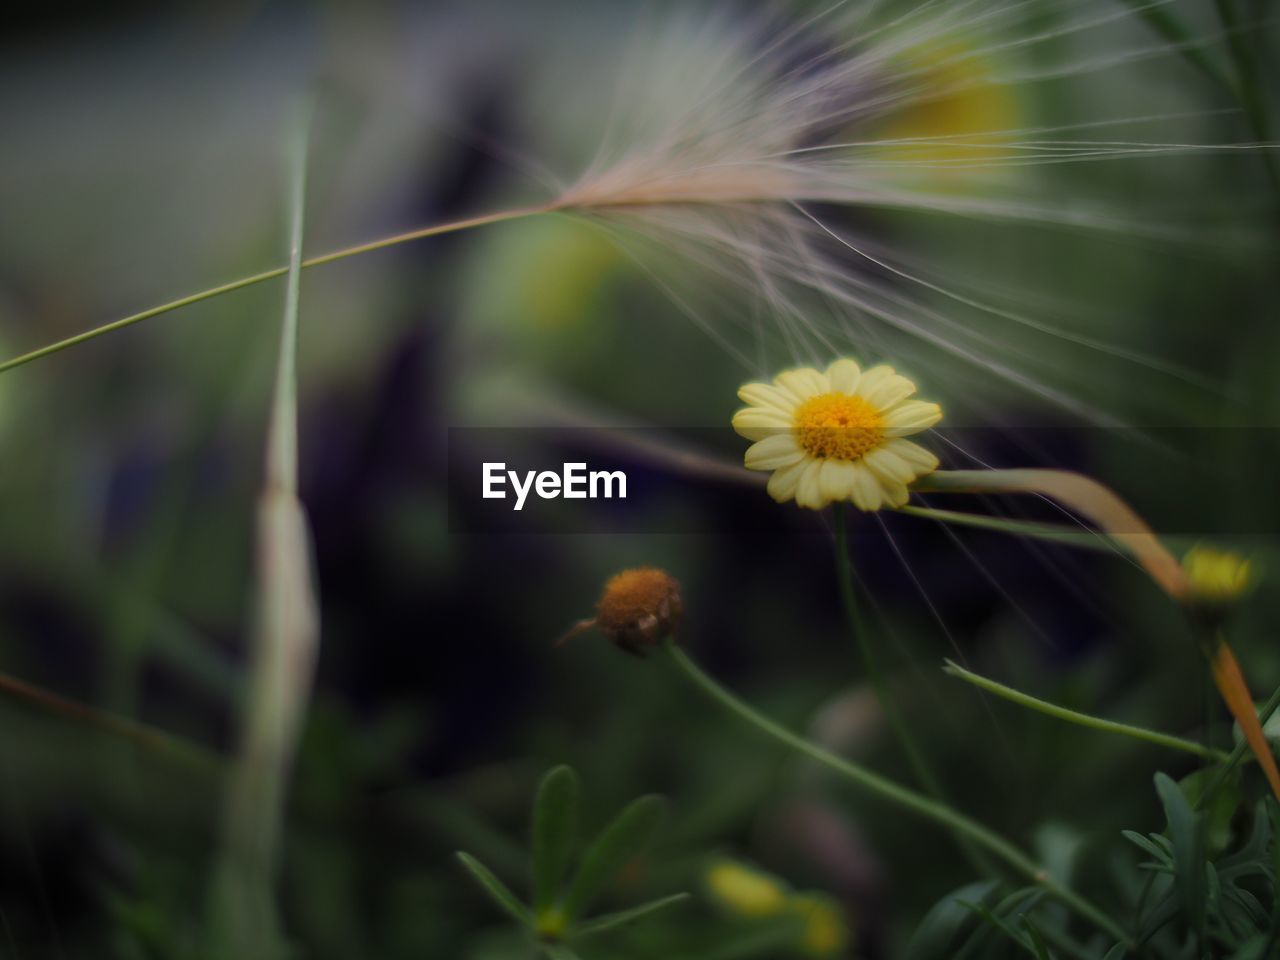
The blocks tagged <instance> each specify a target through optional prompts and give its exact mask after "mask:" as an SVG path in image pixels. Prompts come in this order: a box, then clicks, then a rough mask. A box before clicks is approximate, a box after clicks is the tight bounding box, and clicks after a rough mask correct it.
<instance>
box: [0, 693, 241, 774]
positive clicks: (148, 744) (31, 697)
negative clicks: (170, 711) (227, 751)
mask: <svg viewBox="0 0 1280 960" xmlns="http://www.w3.org/2000/svg"><path fill="white" fill-rule="evenodd" d="M0 694H3V695H4V696H9V697H13V698H14V699H15V700H20V701H22V702H23V703H26V704H29V705H31V706H33V707H35V708H37V709H39V710H43V711H45V712H47V713H52V714H55V715H57V716H61V717H64V718H66V719H68V720H71V721H73V722H75V723H81V724H85V725H86V726H88V727H91V728H93V729H95V730H100V731H102V732H103V733H106V734H109V735H110V736H113V737H119V738H120V739H123V740H128V741H129V742H131V743H134V744H136V745H138V746H140V747H142V748H144V749H146V750H149V751H151V752H153V753H155V754H157V755H162V756H166V757H171V758H173V759H175V760H178V761H181V762H182V763H184V764H186V765H188V766H190V767H191V768H192V769H194V770H199V771H200V772H202V773H210V774H218V773H221V768H222V763H223V761H222V759H221V758H220V757H218V756H217V755H216V754H214V753H212V752H210V751H207V750H205V749H204V748H203V747H199V746H197V745H195V744H193V743H189V742H187V741H185V740H182V739H179V738H178V737H175V736H173V735H172V734H169V733H166V732H164V731H163V730H157V729H156V728H154V727H150V726H147V725H146V724H144V723H139V722H137V721H136V720H130V719H128V718H126V717H121V716H117V715H116V714H114V713H107V712H106V711H103V710H98V709H96V708H94V707H90V706H87V705H86V704H83V703H79V702H78V701H75V700H69V699H67V698H66V697H63V696H60V695H59V694H56V693H53V692H51V691H49V690H45V689H44V688H43V687H37V686H35V685H34V684H30V683H27V682H26V681H25V680H19V679H18V678H17V677H13V676H10V675H9V674H6V673H0Z"/></svg>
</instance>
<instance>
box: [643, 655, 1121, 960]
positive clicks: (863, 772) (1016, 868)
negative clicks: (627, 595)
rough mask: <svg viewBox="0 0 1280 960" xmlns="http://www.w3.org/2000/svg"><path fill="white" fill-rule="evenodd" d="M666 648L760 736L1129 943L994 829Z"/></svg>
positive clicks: (1090, 906)
mask: <svg viewBox="0 0 1280 960" xmlns="http://www.w3.org/2000/svg"><path fill="white" fill-rule="evenodd" d="M665 649H666V651H667V654H668V655H669V656H670V658H671V661H672V662H673V663H674V664H675V666H676V669H677V670H678V671H679V673H680V674H681V675H682V676H683V677H684V678H685V679H686V680H688V681H689V682H690V683H692V684H693V685H694V686H695V687H696V688H697V689H698V690H700V691H701V692H702V693H703V694H704V695H706V696H707V697H708V698H710V699H711V700H712V701H714V702H715V703H717V704H719V705H720V706H721V707H724V708H725V709H726V710H728V711H729V712H730V713H731V714H733V715H734V716H736V717H737V718H738V719H740V720H742V721H744V722H745V723H746V724H747V725H748V726H750V727H752V728H754V729H755V730H756V731H757V732H759V733H763V734H764V735H765V736H767V737H770V738H771V739H773V740H777V741H778V742H780V743H782V744H785V745H786V746H788V747H790V748H791V749H792V750H795V751H796V752H797V753H800V754H803V755H804V756H806V757H809V758H810V759H812V760H815V761H817V762H818V763H820V764H822V765H823V766H825V767H827V768H828V769H830V770H832V771H834V772H835V773H837V774H839V775H840V776H842V777H843V778H844V779H846V780H848V781H849V782H850V783H853V784H854V785H856V786H858V787H860V788H862V789H863V790H866V791H867V792H869V793H872V794H875V795H876V796H878V797H880V798H881V799H882V800H885V801H887V802H889V803H891V804H893V805H894V806H896V807H898V808H899V809H902V810H906V811H909V812H911V813H914V814H916V815H917V816H919V817H922V818H923V819H925V820H929V821H931V822H932V823H936V824H938V825H939V826H942V827H944V828H945V829H947V830H948V831H951V832H952V833H955V834H958V835H960V836H963V837H965V838H967V839H968V840H970V841H972V842H973V843H975V844H977V845H978V846H980V847H982V848H983V849H984V850H986V851H988V852H989V853H991V854H992V855H993V856H994V857H996V859H998V860H1000V861H1001V862H1003V863H1004V864H1006V865H1007V866H1008V867H1009V868H1011V869H1012V870H1013V872H1014V873H1016V874H1018V875H1020V876H1022V877H1023V878H1025V879H1026V880H1028V881H1030V882H1031V883H1033V884H1035V885H1036V886H1038V887H1040V888H1041V889H1043V890H1044V891H1045V892H1046V893H1047V894H1049V895H1050V896H1051V897H1053V898H1055V899H1056V900H1058V901H1059V902H1061V903H1062V904H1064V905H1065V906H1067V907H1069V908H1070V909H1071V910H1073V911H1075V913H1076V914H1078V915H1079V916H1080V917H1081V918H1083V919H1085V920H1087V921H1088V922H1090V923H1092V924H1093V925H1094V926H1096V927H1097V928H1098V929H1099V930H1102V931H1105V932H1106V933H1107V934H1108V935H1109V936H1111V937H1114V938H1115V939H1116V940H1118V941H1120V942H1121V943H1123V944H1125V945H1126V946H1127V947H1129V948H1132V947H1133V946H1134V944H1133V940H1132V938H1131V937H1130V936H1129V935H1128V934H1127V933H1126V932H1125V931H1124V929H1123V928H1122V927H1121V926H1120V925H1119V924H1118V923H1117V922H1116V921H1115V920H1113V919H1112V918H1111V917H1109V916H1108V915H1107V914H1106V913H1104V912H1103V911H1102V910H1101V909H1100V908H1099V907H1097V906H1095V905H1094V904H1093V903H1091V902H1090V901H1089V900H1087V899H1085V898H1084V897H1082V896H1080V895H1079V894H1077V893H1076V892H1074V891H1073V890H1071V889H1070V888H1069V887H1067V886H1065V885H1063V884H1061V883H1059V882H1058V881H1056V880H1054V879H1053V878H1052V877H1051V876H1049V874H1048V873H1047V872H1046V871H1045V870H1044V869H1043V868H1042V867H1041V866H1039V865H1038V864H1037V863H1036V862H1035V861H1034V860H1032V859H1031V858H1030V857H1028V856H1027V855H1026V854H1025V853H1023V852H1022V851H1021V850H1019V849H1018V848H1017V847H1016V846H1015V845H1014V844H1012V843H1011V842H1009V841H1008V840H1006V839H1005V838H1004V837H1002V836H1000V835H999V834H998V833H996V832H995V831H993V830H991V829H990V828H988V827H985V826H983V825H982V824H980V823H978V822H977V821H976V820H974V819H972V818H970V817H968V816H966V815H965V814H963V813H960V812H959V811H958V810H956V809H954V808H953V807H950V806H948V805H947V804H945V803H941V802H939V801H937V800H933V799H931V798H929V797H926V796H924V795H923V794H920V793H917V792H915V791H914V790H911V789H909V788H907V787H904V786H902V785H901V784H898V783H895V782H894V781H892V780H890V779H888V778H887V777H884V776H881V775H880V774H878V773H875V772H874V771H872V770H868V769H867V768H865V767H863V766H860V765H859V764H856V763H854V762H853V761H851V760H846V759H844V758H843V757H839V756H836V755H835V754H834V753H831V752H829V751H827V750H824V749H823V748H822V747H820V746H818V745H817V744H815V743H812V742H810V741H809V740H806V739H805V738H804V737H802V736H800V735H799V734H796V733H793V732H792V731H790V730H788V729H787V728H786V727H784V726H782V725H781V724H779V723H777V722H775V721H773V720H771V719H769V718H768V717H766V716H765V715H764V714H762V713H760V712H759V711H757V710H756V709H755V708H754V707H751V706H750V705H748V704H747V703H746V702H744V701H743V700H741V699H739V698H738V697H737V696H735V695H734V694H733V693H731V692H730V691H729V690H727V689H725V688H724V687H723V686H721V685H720V683H719V682H718V681H716V680H715V679H714V678H713V677H711V676H710V675H709V674H707V673H706V672H704V671H703V670H702V668H701V667H699V666H698V665H697V664H696V663H695V662H694V661H693V660H692V659H691V658H690V657H689V656H688V654H686V653H685V652H684V650H682V649H681V648H680V647H677V646H676V645H675V644H674V643H672V642H668V643H667V644H666V647H665Z"/></svg>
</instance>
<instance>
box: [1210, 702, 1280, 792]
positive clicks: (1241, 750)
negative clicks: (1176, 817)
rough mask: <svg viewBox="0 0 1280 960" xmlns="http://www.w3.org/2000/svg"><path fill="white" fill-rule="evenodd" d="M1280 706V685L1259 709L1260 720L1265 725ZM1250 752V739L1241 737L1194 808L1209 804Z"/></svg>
mask: <svg viewBox="0 0 1280 960" xmlns="http://www.w3.org/2000/svg"><path fill="white" fill-rule="evenodd" d="M1278 707H1280V687H1277V688H1276V689H1275V690H1274V691H1273V692H1272V694H1271V696H1269V697H1268V698H1267V702H1266V703H1264V704H1263V705H1262V709H1261V710H1259V711H1258V722H1259V723H1261V724H1263V726H1264V727H1265V725H1266V723H1267V721H1268V720H1270V719H1271V715H1272V714H1273V713H1275V712H1276V709H1277V708H1278ZM1248 752H1249V741H1248V740H1245V739H1243V738H1241V740H1240V742H1239V743H1237V744H1236V746H1235V749H1234V750H1232V751H1231V755H1230V756H1228V757H1227V761H1226V763H1224V764H1223V765H1222V769H1221V770H1219V771H1218V775H1217V776H1215V777H1214V778H1213V781H1212V782H1211V783H1210V784H1209V786H1208V787H1206V788H1205V791H1204V793H1202V794H1201V795H1200V796H1199V798H1198V799H1197V800H1196V802H1195V803H1194V804H1192V808H1193V809H1196V810H1201V809H1203V808H1204V807H1205V806H1207V805H1208V804H1209V802H1210V801H1211V800H1212V799H1213V798H1214V796H1215V795H1216V794H1217V792H1218V791H1219V790H1221V789H1222V785H1223V784H1224V783H1226V782H1227V778H1228V777H1229V776H1231V772H1232V771H1233V770H1235V768H1236V767H1238V766H1240V761H1241V760H1243V759H1244V755H1245V754H1246V753H1248Z"/></svg>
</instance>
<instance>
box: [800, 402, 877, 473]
mask: <svg viewBox="0 0 1280 960" xmlns="http://www.w3.org/2000/svg"><path fill="white" fill-rule="evenodd" d="M795 418H796V438H797V439H798V440H799V441H800V446H802V447H804V448H805V449H806V450H808V451H809V452H810V453H811V454H813V455H814V456H815V457H820V458H822V459H824V460H857V459H858V458H859V457H862V456H865V455H866V454H868V453H870V452H871V451H872V450H874V449H875V448H876V447H878V446H879V445H880V442H881V441H882V440H883V439H884V419H883V418H882V417H881V416H880V411H879V410H877V409H876V408H875V407H873V406H872V405H871V404H869V403H868V402H867V401H866V400H863V399H862V397H855V396H851V395H850V394H847V393H824V394H822V395H820V396H817V397H812V398H810V399H808V400H806V401H805V402H804V403H802V404H800V406H798V407H797V408H796V413H795Z"/></svg>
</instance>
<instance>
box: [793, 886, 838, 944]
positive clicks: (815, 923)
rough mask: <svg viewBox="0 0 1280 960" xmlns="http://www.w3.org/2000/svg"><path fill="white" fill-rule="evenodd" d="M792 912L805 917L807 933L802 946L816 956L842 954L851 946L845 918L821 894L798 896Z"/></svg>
mask: <svg viewBox="0 0 1280 960" xmlns="http://www.w3.org/2000/svg"><path fill="white" fill-rule="evenodd" d="M791 909H792V910H794V911H796V912H797V913H798V914H800V916H801V917H803V918H804V934H803V935H802V937H801V941H800V947H801V949H803V950H804V951H805V952H806V953H808V954H811V955H813V956H815V957H834V956H838V955H840V954H841V953H842V952H843V951H844V948H845V946H846V944H847V943H848V940H849V935H848V931H847V930H846V929H845V924H844V917H843V915H842V913H841V911H840V908H839V907H838V906H837V905H836V904H835V903H833V902H832V901H831V900H830V899H829V898H827V897H823V896H819V895H818V894H812V893H805V894H797V895H796V896H794V897H792V898H791Z"/></svg>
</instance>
